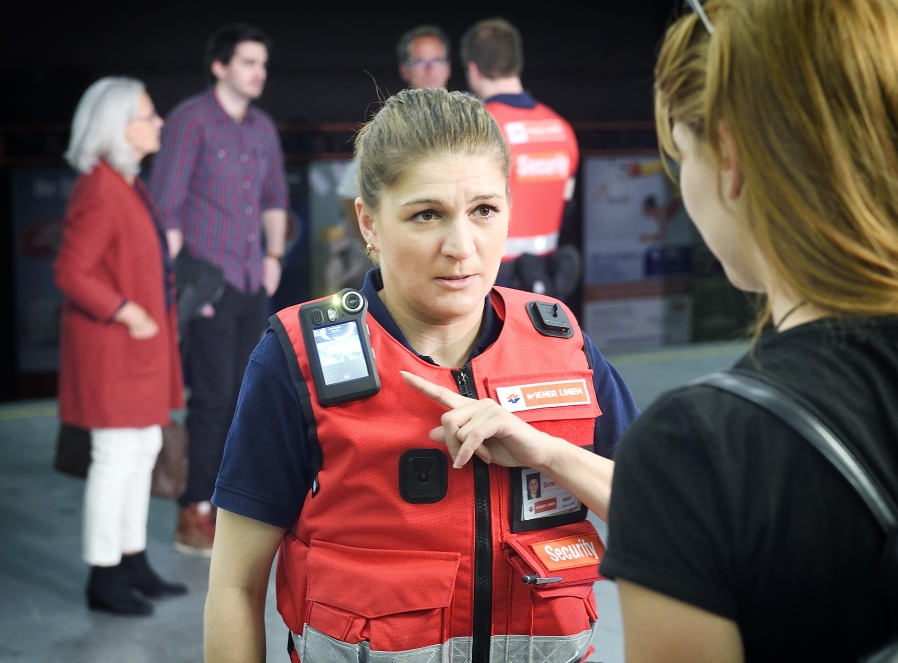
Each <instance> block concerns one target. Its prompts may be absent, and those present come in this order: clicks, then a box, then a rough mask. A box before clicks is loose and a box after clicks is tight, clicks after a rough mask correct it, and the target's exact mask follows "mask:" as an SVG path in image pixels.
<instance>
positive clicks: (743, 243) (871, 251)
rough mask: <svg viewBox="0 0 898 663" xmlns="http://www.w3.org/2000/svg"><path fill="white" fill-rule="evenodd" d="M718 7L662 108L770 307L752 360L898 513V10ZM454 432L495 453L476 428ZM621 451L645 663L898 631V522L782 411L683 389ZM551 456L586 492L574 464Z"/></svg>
mask: <svg viewBox="0 0 898 663" xmlns="http://www.w3.org/2000/svg"><path fill="white" fill-rule="evenodd" d="M694 4H697V3H694ZM698 10H699V12H700V13H689V14H688V15H685V16H683V17H682V18H680V19H679V20H678V21H676V22H675V23H674V24H673V25H672V26H671V27H670V29H669V30H668V32H667V35H666V37H665V39H664V43H663V45H662V48H661V51H660V55H659V59H658V63H657V67H656V116H657V125H658V134H659V138H660V143H661V146H662V151H663V152H664V153H665V155H667V156H668V157H670V158H671V159H673V160H674V161H676V162H678V163H679V179H680V185H681V188H682V192H683V201H684V203H685V206H686V209H687V210H688V212H689V214H690V216H691V217H692V218H693V220H694V221H695V224H696V226H697V227H698V229H699V231H700V232H701V234H702V236H703V238H704V239H705V241H706V243H707V244H708V246H709V247H710V249H711V251H713V252H714V254H715V255H716V256H717V258H718V259H719V260H720V261H721V263H722V264H723V267H724V269H725V271H726V274H727V276H728V277H729V279H730V281H731V282H732V283H733V284H734V285H735V286H737V287H738V288H740V289H742V290H746V291H752V292H759V293H764V295H765V297H766V307H765V310H764V311H763V315H762V317H761V320H760V321H759V329H758V332H757V334H756V337H755V341H754V344H753V347H752V349H751V351H750V352H749V353H748V355H747V356H746V357H745V358H743V359H742V360H740V361H739V362H738V363H737V365H736V368H738V369H740V370H741V371H743V372H747V373H749V374H751V375H752V376H753V377H755V378H758V379H761V380H763V381H767V382H771V383H773V384H775V385H777V386H780V387H782V388H784V390H785V391H791V392H793V393H795V394H797V395H799V396H800V397H803V399H804V400H805V401H806V402H808V403H809V404H810V408H811V409H812V411H813V412H814V413H815V414H816V415H817V416H818V417H819V418H820V419H822V420H823V421H824V422H825V423H826V424H827V425H829V427H830V428H831V429H832V430H833V431H834V432H835V433H836V434H837V435H838V436H839V437H840V438H841V439H842V440H843V441H844V442H845V444H846V445H848V446H849V448H850V449H851V450H852V451H853V452H854V454H855V455H856V456H857V457H858V458H860V459H861V461H862V462H863V463H864V464H865V465H866V466H868V467H869V468H870V469H871V472H872V473H873V474H874V475H875V476H876V477H877V479H878V480H879V482H880V483H881V484H883V486H885V487H886V488H887V489H888V492H889V494H890V495H891V497H892V499H893V500H895V501H898V443H896V441H898V408H896V406H895V404H896V403H898V317H896V314H898V3H896V2H895V1H894V0H838V1H837V0H710V1H709V2H708V3H706V4H705V5H704V10H703V11H702V7H701V6H698ZM454 423H455V424H456V425H457V424H458V422H457V421H456V422H454ZM447 436H448V437H449V438H450V442H451V444H450V448H454V449H459V445H461V446H460V450H459V451H458V452H457V454H458V455H459V456H461V457H462V458H464V457H467V456H468V455H470V453H471V449H473V448H475V447H476V448H477V452H478V453H482V451H481V449H483V448H484V447H478V445H479V444H480V441H481V439H482V437H480V436H478V435H472V434H471V433H470V431H469V430H468V429H465V428H462V429H461V430H460V431H459V433H458V434H454V433H453V431H451V430H448V428H447ZM501 443H502V444H503V445H504V446H505V447H507V448H512V449H513V450H514V452H515V453H518V454H520V453H522V450H521V448H520V446H516V445H515V443H516V440H513V439H510V438H509V439H507V440H502V441H501ZM497 444H499V441H497V440H496V439H495V438H494V439H488V440H487V442H486V444H485V445H484V446H486V447H487V448H489V447H492V448H494V449H495V447H496V446H497ZM455 453H456V452H453V455H455ZM549 453H550V454H551V448H550V450H549ZM615 460H616V465H615V470H614V480H613V492H612V496H611V506H610V513H609V525H610V534H609V548H608V552H607V554H606V556H605V558H604V560H603V562H602V567H601V569H602V573H603V574H604V575H606V576H609V577H613V578H616V579H617V581H618V585H619V588H620V597H621V606H622V611H623V622H624V634H625V644H626V655H627V660H628V661H630V662H637V663H642V662H645V661H666V662H676V661H688V662H689V663H696V662H700V661H715V662H720V661H743V660H747V661H765V662H769V661H854V660H857V659H858V657H859V656H860V655H863V654H865V653H867V652H869V651H871V650H874V649H876V648H877V647H879V646H881V645H883V644H884V643H885V642H886V641H887V640H888V637H889V634H890V633H893V632H894V630H895V628H896V626H898V620H896V619H895V617H894V614H893V613H892V612H891V610H892V609H893V607H894V604H895V602H894V598H895V597H894V595H891V596H890V595H889V592H890V591H893V592H894V589H895V588H894V587H891V588H890V587H888V586H887V581H886V577H885V576H883V574H882V564H883V561H882V560H883V553H884V549H885V534H884V532H883V530H882V529H881V528H880V526H879V524H878V523H877V521H876V520H875V519H874V517H873V515H872V513H871V512H870V511H869V510H868V508H867V507H866V505H865V504H864V502H863V501H862V500H861V499H860V497H859V496H858V495H857V493H856V492H855V490H854V488H853V487H852V486H851V485H850V484H849V483H848V482H847V481H845V479H844V478H843V477H842V476H840V475H839V473H838V472H837V471H836V469H835V468H834V467H832V466H831V465H830V463H829V462H828V461H827V460H826V459H825V458H824V457H823V456H822V455H821V454H819V453H818V452H817V451H816V450H815V449H814V448H813V447H812V446H811V444H809V443H808V442H807V441H806V440H805V439H802V437H801V436H799V435H798V434H797V433H796V432H794V431H793V430H792V429H791V428H789V427H788V426H787V424H785V423H783V422H782V421H780V420H779V419H777V418H776V417H774V416H773V415H772V414H769V413H768V412H767V411H766V410H762V409H761V408H759V407H758V406H756V405H755V404H754V403H751V402H749V401H746V400H742V399H741V398H739V397H737V396H735V395H733V394H730V393H727V392H724V391H720V390H717V389H713V388H711V387H709V386H702V385H693V386H689V387H685V388H683V389H678V390H675V391H673V392H670V393H668V394H666V395H664V396H662V397H661V398H659V399H658V401H657V402H656V403H655V404H654V405H653V406H652V407H651V408H650V409H648V410H647V411H646V412H645V413H643V415H642V416H641V417H640V418H639V419H638V420H637V421H636V422H635V423H634V425H633V426H632V427H631V428H630V430H629V431H628V433H627V435H626V436H625V437H624V439H623V441H622V442H621V446H620V449H619V451H618V454H617V455H616V458H615ZM546 465H547V466H548V468H549V469H548V470H547V471H548V473H549V474H550V475H551V476H552V477H553V479H555V480H557V481H567V482H568V485H569V486H570V487H571V488H570V489H571V492H573V493H574V494H577V495H578V496H579V497H580V498H581V499H583V500H584V502H587V503H588V502H589V495H590V493H591V491H593V490H594V489H593V488H590V487H589V486H588V485H579V486H574V485H573V484H572V483H571V482H570V477H571V476H573V475H574V474H575V473H576V471H577V468H576V467H573V466H571V465H565V464H564V463H559V462H555V461H553V460H552V459H551V458H550V459H549V460H548V461H547V462H546Z"/></svg>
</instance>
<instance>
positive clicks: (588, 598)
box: [503, 521, 603, 653]
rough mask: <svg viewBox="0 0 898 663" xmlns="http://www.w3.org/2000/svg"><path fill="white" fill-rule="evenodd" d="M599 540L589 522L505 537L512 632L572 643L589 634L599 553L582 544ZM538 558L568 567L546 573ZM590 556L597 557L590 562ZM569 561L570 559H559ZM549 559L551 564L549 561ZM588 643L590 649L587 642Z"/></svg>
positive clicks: (545, 566) (594, 619)
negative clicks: (563, 638)
mask: <svg viewBox="0 0 898 663" xmlns="http://www.w3.org/2000/svg"><path fill="white" fill-rule="evenodd" d="M593 537H594V538H593ZM597 540H598V536H597V535H596V532H595V528H594V527H593V526H592V523H590V522H589V521H584V522H580V523H574V524H571V525H565V526H563V527H557V528H552V529H550V530H541V531H535V532H525V533H521V534H508V535H507V539H506V541H505V542H504V545H503V548H504V557H505V560H506V561H507V563H508V565H509V567H510V569H511V576H512V577H511V605H512V606H516V607H514V608H512V613H511V615H510V620H511V623H510V624H509V626H510V627H511V628H512V629H514V630H512V632H515V633H526V634H529V635H531V636H555V637H558V636H559V635H563V636H569V637H571V638H572V642H573V640H576V639H577V636H580V635H582V634H584V633H585V632H587V631H591V630H592V628H593V626H594V625H595V623H596V621H597V619H598V615H597V610H596V602H595V594H594V593H593V585H594V584H595V582H596V581H597V580H601V579H602V578H601V576H600V575H599V570H598V567H599V561H600V559H601V557H602V553H603V549H601V548H599V547H596V548H595V549H594V550H591V549H590V548H588V546H586V545H585V543H592V542H593V541H597ZM599 545H601V544H600V543H599ZM547 547H548V549H549V552H548V553H547V552H546V548H547ZM536 549H538V550H539V551H540V552H539V553H537V552H536ZM562 551H564V552H562ZM540 554H542V555H543V557H546V556H547V554H551V555H552V557H557V558H559V559H558V560H557V561H558V564H557V565H556V564H553V566H558V565H562V566H564V565H565V564H570V566H567V567H566V568H549V567H548V566H547V565H546V563H544V562H543V560H542V559H541V557H540ZM593 554H595V556H596V557H597V559H595V560H594V561H593ZM568 556H569V557H570V559H562V557H568ZM547 559H548V560H549V561H550V563H551V558H550V557H547ZM584 562H588V563H584ZM525 576H531V577H536V578H544V579H549V578H551V579H554V578H560V580H557V581H554V582H549V583H546V584H528V583H525V582H524V581H523V578H524V577H525ZM524 629H526V630H524ZM586 642H587V645H588V639H587V640H586ZM584 653H585V649H584Z"/></svg>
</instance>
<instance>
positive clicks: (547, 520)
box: [511, 467, 587, 532]
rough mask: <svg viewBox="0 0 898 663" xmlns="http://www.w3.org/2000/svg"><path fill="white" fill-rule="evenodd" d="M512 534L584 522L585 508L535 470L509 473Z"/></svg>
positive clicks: (552, 481)
mask: <svg viewBox="0 0 898 663" xmlns="http://www.w3.org/2000/svg"><path fill="white" fill-rule="evenodd" d="M511 475H512V476H511V481H512V493H511V494H512V514H511V515H512V517H511V529H512V531H513V532H527V531H531V530H537V529H546V528H549V527H558V526H561V525H567V524H570V523H576V522H579V521H581V520H583V519H585V518H586V512H587V509H586V507H585V506H584V505H583V504H582V503H581V502H580V500H579V499H577V498H576V497H574V496H573V495H571V494H570V493H569V492H568V491H566V490H565V489H564V488H562V487H561V486H560V485H558V483H556V482H555V480H554V479H552V477H550V476H549V475H547V474H543V473H542V472H540V471H539V470H534V469H532V468H529V467H519V468H516V469H515V471H513V472H512V473H511Z"/></svg>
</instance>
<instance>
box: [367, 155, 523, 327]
mask: <svg viewBox="0 0 898 663" xmlns="http://www.w3.org/2000/svg"><path fill="white" fill-rule="evenodd" d="M505 191H506V181H505V177H504V175H503V173H502V170H501V169H500V168H499V166H498V165H497V164H496V163H495V161H494V160H493V159H491V158H489V157H484V156H478V157H472V156H448V157H440V158H437V159H431V160H429V161H425V162H422V163H418V164H415V165H414V166H413V167H411V168H409V169H408V170H407V171H406V172H405V174H404V175H403V176H402V177H400V178H399V181H398V182H397V183H396V184H395V185H394V186H393V187H392V188H390V189H387V190H385V191H384V192H383V196H382V199H381V205H380V209H379V210H378V211H377V212H376V213H374V214H370V213H369V212H368V211H367V210H366V209H365V208H364V205H362V204H361V203H359V206H360V215H359V216H360V223H361V227H362V232H363V234H364V236H365V240H366V241H367V242H369V243H371V244H373V245H374V247H375V248H374V250H375V251H377V253H378V254H379V257H380V267H381V273H382V276H383V281H384V291H383V292H382V293H381V294H382V298H383V299H384V301H385V302H386V303H387V307H388V308H390V312H391V313H392V314H393V316H394V317H397V315H399V316H402V317H404V316H412V317H414V319H415V320H417V321H418V322H420V323H423V324H434V325H442V324H448V323H453V322H463V321H464V320H465V319H470V320H471V321H472V323H473V322H476V321H477V320H479V317H480V315H481V314H482V312H483V300H484V297H485V296H486V294H487V293H488V292H489V290H490V288H491V287H492V285H493V283H494V282H495V280H496V274H497V273H498V270H499V263H500V261H501V259H502V248H503V246H504V243H505V236H506V235H507V234H508V217H509V204H508V200H507V198H506V195H505Z"/></svg>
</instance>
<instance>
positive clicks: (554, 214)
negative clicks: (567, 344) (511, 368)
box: [461, 18, 580, 299]
mask: <svg viewBox="0 0 898 663" xmlns="http://www.w3.org/2000/svg"><path fill="white" fill-rule="evenodd" d="M461 59H462V63H463V64H464V67H465V75H466V76H467V79H468V87H469V88H470V89H471V91H473V92H474V93H475V94H476V95H477V96H478V97H480V98H481V99H483V100H484V103H485V105H486V108H487V110H489V112H490V113H491V114H492V115H493V117H495V118H496V121H497V122H498V124H499V126H500V127H501V129H502V133H503V134H504V136H505V140H506V141H508V144H509V147H510V148H511V152H512V154H513V155H514V165H513V166H512V170H511V177H510V178H509V181H508V186H509V188H510V189H511V199H512V206H513V207H512V214H511V223H510V227H509V231H508V239H507V240H506V242H505V252H504V255H503V257H502V261H503V264H502V269H501V270H500V271H499V280H498V281H497V283H498V284H499V285H512V286H513V287H520V288H523V289H526V290H532V291H533V292H536V293H538V294H543V293H545V294H549V295H554V296H556V297H560V298H562V299H563V298H565V297H566V296H568V295H569V294H570V293H571V292H572V291H573V290H574V288H575V287H576V284H577V279H578V278H579V254H578V253H577V252H576V251H571V252H570V253H568V252H567V249H566V250H565V251H564V252H563V256H564V257H562V254H559V255H554V254H555V253H556V251H557V250H558V237H559V234H560V231H561V222H562V220H563V218H564V211H565V205H566V204H567V202H568V201H570V200H571V198H572V197H573V195H574V182H575V175H576V173H577V166H578V164H579V160H580V151H579V149H578V147H577V139H576V137H575V136H574V131H573V129H571V125H570V124H568V122H567V121H566V120H565V119H564V118H562V117H561V116H560V115H558V113H556V112H555V111H553V110H552V109H551V108H549V107H548V106H546V105H545V104H541V103H539V102H538V101H536V100H535V99H534V98H533V97H532V96H531V95H530V93H529V92H527V91H525V90H524V86H523V85H522V84H521V78H520V76H521V70H522V69H523V67H524V55H523V49H522V43H521V35H520V33H519V32H518V30H517V28H515V26H513V25H512V24H511V23H509V22H508V21H506V20H505V19H501V18H492V19H486V20H483V21H480V22H479V23H476V24H475V25H473V26H472V27H471V28H469V29H468V31H467V32H466V33H465V35H464V36H463V37H462V41H461ZM522 256H525V257H524V258H522ZM536 257H540V258H542V259H539V258H536Z"/></svg>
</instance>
